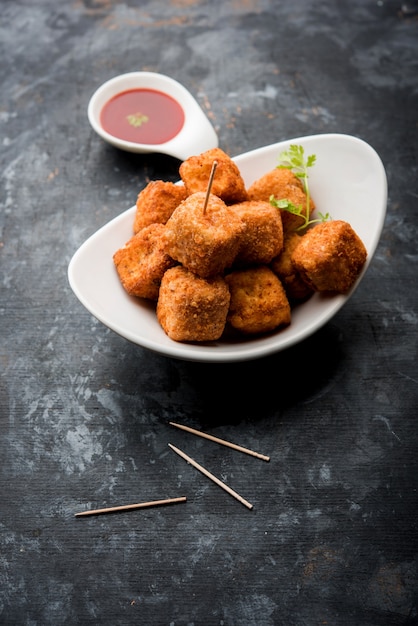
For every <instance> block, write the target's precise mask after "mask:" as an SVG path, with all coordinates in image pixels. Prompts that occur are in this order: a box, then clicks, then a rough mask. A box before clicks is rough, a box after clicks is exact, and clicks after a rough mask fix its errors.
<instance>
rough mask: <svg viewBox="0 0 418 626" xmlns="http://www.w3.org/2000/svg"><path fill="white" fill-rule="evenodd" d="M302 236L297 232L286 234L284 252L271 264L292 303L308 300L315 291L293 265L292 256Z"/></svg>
mask: <svg viewBox="0 0 418 626" xmlns="http://www.w3.org/2000/svg"><path fill="white" fill-rule="evenodd" d="M301 238H302V235H299V234H298V233H296V232H295V231H289V232H287V233H285V235H284V238H283V250H282V251H281V253H280V254H279V255H278V256H277V257H275V258H274V259H273V260H272V262H271V263H270V267H271V269H272V270H273V272H274V273H275V274H277V276H278V277H279V278H280V280H281V282H282V285H283V287H284V288H285V291H286V293H287V297H288V298H289V300H291V301H298V300H306V299H307V298H308V297H309V296H310V295H312V293H313V289H312V288H311V287H309V285H307V283H306V282H305V281H304V280H303V279H302V277H301V276H300V274H299V272H298V271H297V270H296V268H295V266H294V265H293V263H292V254H293V251H294V249H295V248H296V246H297V245H298V244H299V242H300V240H301Z"/></svg>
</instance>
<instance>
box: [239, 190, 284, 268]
mask: <svg viewBox="0 0 418 626" xmlns="http://www.w3.org/2000/svg"><path fill="white" fill-rule="evenodd" d="M231 209H233V210H234V211H235V213H237V215H239V217H240V218H241V220H242V222H243V223H244V225H245V230H244V233H243V235H242V239H241V247H240V251H239V253H238V255H237V257H236V259H235V262H234V265H252V264H268V263H270V261H271V260H272V259H273V258H274V257H275V256H277V255H278V254H280V252H281V250H282V247H283V226H282V218H281V215H280V212H279V211H278V210H277V209H276V208H275V207H273V206H271V204H270V203H269V202H264V201H262V200H252V201H250V200H248V201H246V202H240V203H239V204H233V205H232V206H231Z"/></svg>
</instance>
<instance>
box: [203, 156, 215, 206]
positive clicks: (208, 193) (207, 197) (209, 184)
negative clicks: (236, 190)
mask: <svg viewBox="0 0 418 626" xmlns="http://www.w3.org/2000/svg"><path fill="white" fill-rule="evenodd" d="M217 167H218V161H214V162H213V163H212V169H211V172H210V176H209V182H208V188H207V190H206V198H205V203H204V205H203V215H204V214H205V213H206V207H207V206H208V202H209V195H210V190H211V189H212V183H213V177H214V176H215V170H216V168H217Z"/></svg>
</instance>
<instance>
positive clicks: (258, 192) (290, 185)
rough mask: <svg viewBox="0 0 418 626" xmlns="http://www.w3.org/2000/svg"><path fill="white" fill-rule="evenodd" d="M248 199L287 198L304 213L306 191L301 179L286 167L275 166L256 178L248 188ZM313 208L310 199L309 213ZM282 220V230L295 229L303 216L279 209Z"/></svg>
mask: <svg viewBox="0 0 418 626" xmlns="http://www.w3.org/2000/svg"><path fill="white" fill-rule="evenodd" d="M248 196H249V198H250V200H264V201H265V202H269V200H270V196H274V197H275V198H276V200H289V202H291V203H292V204H294V205H295V206H301V207H302V214H303V215H306V193H305V191H304V189H303V185H302V182H301V180H300V179H299V178H298V177H297V176H295V174H294V173H293V172H292V171H291V170H288V169H286V168H285V169H280V168H277V167H276V168H275V169H274V170H271V171H270V172H267V174H264V176H261V178H258V179H257V180H256V181H254V183H253V184H252V185H251V186H250V187H249V188H248ZM314 209H315V203H314V201H313V200H312V198H311V199H310V213H312V211H313V210H314ZM280 212H281V214H282V221H283V231H288V230H295V229H296V228H298V227H299V226H302V225H303V222H304V220H303V217H300V216H298V215H294V214H293V213H290V212H289V211H286V210H284V209H280Z"/></svg>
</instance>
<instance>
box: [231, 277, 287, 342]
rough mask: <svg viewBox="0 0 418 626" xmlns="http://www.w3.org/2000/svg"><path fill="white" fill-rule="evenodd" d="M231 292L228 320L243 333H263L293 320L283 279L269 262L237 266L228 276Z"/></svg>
mask: <svg viewBox="0 0 418 626" xmlns="http://www.w3.org/2000/svg"><path fill="white" fill-rule="evenodd" d="M225 280H226V282H227V284H228V287H229V290H230V293H231V302H230V305H229V312H228V317H227V321H228V322H229V324H230V325H231V326H232V327H233V328H235V329H236V330H239V331H240V332H241V333H243V334H246V335H250V334H260V333H266V332H269V331H272V330H274V329H276V328H278V327H279V326H287V325H288V324H290V321H291V310H290V304H289V300H288V299H287V296H286V292H285V290H284V288H283V285H282V283H281V282H280V280H279V279H278V277H277V276H276V274H274V272H273V271H272V270H271V269H270V268H269V267H267V266H265V265H258V266H257V267H253V268H248V269H244V270H236V271H233V272H231V273H230V274H228V275H226V276H225Z"/></svg>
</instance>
